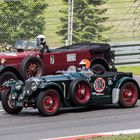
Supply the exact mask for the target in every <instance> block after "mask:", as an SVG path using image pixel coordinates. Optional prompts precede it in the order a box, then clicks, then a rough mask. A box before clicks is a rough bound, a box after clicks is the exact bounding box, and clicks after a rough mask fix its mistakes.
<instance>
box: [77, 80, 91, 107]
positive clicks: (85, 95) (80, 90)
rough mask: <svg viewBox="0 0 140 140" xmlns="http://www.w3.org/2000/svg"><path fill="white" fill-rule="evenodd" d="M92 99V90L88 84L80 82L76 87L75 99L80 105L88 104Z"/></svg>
mask: <svg viewBox="0 0 140 140" xmlns="http://www.w3.org/2000/svg"><path fill="white" fill-rule="evenodd" d="M89 98H90V89H89V86H88V84H87V83H85V82H79V83H78V84H77V85H76V87H75V99H76V100H77V102H79V103H80V104H84V103H87V101H88V100H89Z"/></svg>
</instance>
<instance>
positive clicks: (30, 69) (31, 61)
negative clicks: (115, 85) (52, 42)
mask: <svg viewBox="0 0 140 140" xmlns="http://www.w3.org/2000/svg"><path fill="white" fill-rule="evenodd" d="M20 70H21V72H22V74H23V76H24V77H25V79H28V78H30V77H39V76H41V75H43V70H44V68H43V63H42V61H41V59H40V58H39V57H37V56H28V57H25V58H24V59H23V61H22V63H21V67H20Z"/></svg>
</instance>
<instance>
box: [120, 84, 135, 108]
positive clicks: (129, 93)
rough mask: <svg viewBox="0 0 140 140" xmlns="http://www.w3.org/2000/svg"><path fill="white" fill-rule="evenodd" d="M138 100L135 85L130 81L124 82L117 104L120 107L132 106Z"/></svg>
mask: <svg viewBox="0 0 140 140" xmlns="http://www.w3.org/2000/svg"><path fill="white" fill-rule="evenodd" d="M137 100H138V89H137V86H136V85H135V84H134V83H132V82H127V83H125V84H124V85H123V86H122V88H121V91H120V101H119V104H120V105H121V106H122V107H132V106H134V105H135V104H136V102H137Z"/></svg>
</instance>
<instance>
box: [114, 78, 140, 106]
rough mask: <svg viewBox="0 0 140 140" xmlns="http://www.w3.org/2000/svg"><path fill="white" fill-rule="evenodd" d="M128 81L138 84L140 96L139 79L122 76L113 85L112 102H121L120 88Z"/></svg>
mask: <svg viewBox="0 0 140 140" xmlns="http://www.w3.org/2000/svg"><path fill="white" fill-rule="evenodd" d="M126 82H133V83H134V84H135V85H136V87H137V89H138V93H139V98H140V88H139V85H138V83H137V81H136V80H135V79H133V78H132V77H122V78H121V79H119V80H118V81H117V82H116V83H115V85H114V86H113V90H112V103H114V104H115V103H118V102H119V96H120V89H121V87H122V86H123V84H124V83H126Z"/></svg>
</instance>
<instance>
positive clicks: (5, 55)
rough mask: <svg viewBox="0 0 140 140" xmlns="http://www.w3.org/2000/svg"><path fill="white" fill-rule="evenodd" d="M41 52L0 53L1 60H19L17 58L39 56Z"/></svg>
mask: <svg viewBox="0 0 140 140" xmlns="http://www.w3.org/2000/svg"><path fill="white" fill-rule="evenodd" d="M37 54H39V52H34V51H30V52H29V51H28V52H4V53H0V59H1V58H6V59H7V58H9V59H10V58H17V57H25V56H27V55H37Z"/></svg>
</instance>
